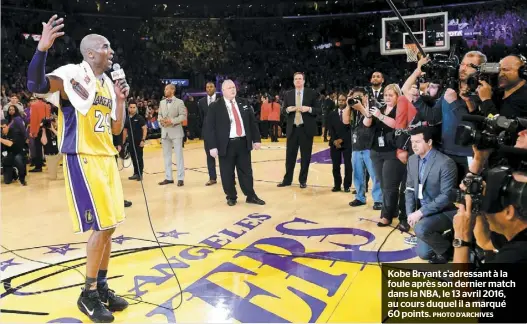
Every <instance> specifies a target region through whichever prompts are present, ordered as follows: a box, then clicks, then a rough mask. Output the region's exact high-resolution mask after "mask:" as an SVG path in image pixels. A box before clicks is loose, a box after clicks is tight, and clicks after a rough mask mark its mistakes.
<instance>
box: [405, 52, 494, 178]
mask: <svg viewBox="0 0 527 324" xmlns="http://www.w3.org/2000/svg"><path fill="white" fill-rule="evenodd" d="M422 61H423V62H421V63H422V65H421V66H419V65H418V68H417V69H416V71H415V72H414V74H412V76H413V77H414V78H418V77H420V76H421V75H422V70H425V71H427V74H439V75H443V74H445V75H446V76H443V78H446V79H445V80H443V81H444V82H445V84H444V85H443V88H446V90H445V92H444V93H443V95H442V96H441V97H440V99H439V100H438V101H437V102H436V104H435V105H434V106H433V107H430V106H429V105H428V104H426V103H425V102H424V101H416V102H415V103H414V105H415V107H416V108H417V110H418V111H419V113H420V115H421V116H423V118H424V119H425V120H426V121H427V122H428V123H429V124H432V125H436V124H440V123H441V150H442V152H443V153H445V154H446V155H447V156H448V157H450V158H451V159H452V160H454V162H455V163H456V166H457V170H458V176H457V179H458V180H460V179H463V177H464V176H465V174H467V172H468V167H469V160H470V159H471V158H472V149H471V148H470V147H466V146H463V145H458V144H456V132H455V131H454V130H456V129H457V127H458V126H459V125H467V126H472V125H471V123H469V122H466V121H462V117H463V116H466V115H469V114H474V113H476V112H477V108H478V107H477V106H476V104H475V103H474V101H473V100H472V99H471V98H469V97H467V96H465V95H464V94H465V92H466V91H467V89H468V85H467V80H468V79H469V77H470V76H471V75H473V74H475V73H476V72H477V70H476V68H474V67H478V66H480V65H481V64H484V63H486V62H487V57H486V56H485V54H483V53H481V52H479V51H471V52H468V53H466V54H465V56H464V57H463V60H462V62H461V64H460V65H459V68H458V69H457V80H455V79H454V73H455V72H456V71H455V70H454V68H455V66H454V65H453V64H443V65H437V64H436V63H434V62H432V61H431V62H429V63H427V64H424V62H425V59H422ZM434 64H435V65H434ZM433 69H443V70H445V71H441V73H439V72H436V71H433ZM443 72H444V73H443ZM456 83H458V85H456Z"/></svg>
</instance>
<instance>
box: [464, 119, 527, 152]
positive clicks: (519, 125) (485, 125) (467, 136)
mask: <svg viewBox="0 0 527 324" xmlns="http://www.w3.org/2000/svg"><path fill="white" fill-rule="evenodd" d="M461 119H462V120H463V121H470V122H475V123H476V125H477V126H476V127H474V128H473V127H470V126H467V125H459V126H458V127H457V129H456V140H455V143H456V145H461V146H472V145H475V146H476V147H477V148H478V149H479V150H486V149H498V148H499V147H500V146H502V145H507V146H514V141H515V139H516V135H517V133H518V132H520V131H521V130H523V129H525V128H527V119H525V118H519V117H518V118H515V119H508V118H506V117H504V116H499V115H498V116H494V117H483V116H477V115H465V116H463V117H462V118H461Z"/></svg>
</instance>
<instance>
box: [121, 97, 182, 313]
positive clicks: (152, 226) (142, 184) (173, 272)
mask: <svg viewBox="0 0 527 324" xmlns="http://www.w3.org/2000/svg"><path fill="white" fill-rule="evenodd" d="M125 105H126V106H125V108H124V109H125V111H124V114H125V116H126V117H125V119H127V120H128V125H129V126H130V131H129V132H127V133H130V145H135V139H134V132H133V129H132V128H133V127H132V118H131V117H130V114H129V113H127V111H126V110H127V109H128V103H126V104H125ZM123 122H124V120H123ZM123 129H124V127H123ZM121 135H122V132H121ZM121 135H119V136H121ZM129 152H130V155H131V157H130V158H131V159H133V158H135V160H136V161H139V158H138V155H137V150H136V149H134V150H133V156H132V152H131V150H129ZM139 181H140V183H141V190H142V192H143V198H144V201H145V207H146V214H147V217H148V223H149V224H150V229H151V231H152V235H153V236H154V239H155V241H156V243H157V246H158V248H159V249H160V250H161V253H162V254H163V257H164V258H165V260H166V261H167V264H168V266H169V267H170V270H171V272H172V274H173V275H174V278H175V279H176V282H177V286H178V289H179V304H178V305H177V306H176V307H173V308H170V307H166V306H162V305H157V304H153V303H149V302H146V301H144V300H142V299H139V300H138V299H136V298H135V296H134V297H133V298H130V297H128V295H117V294H116V296H119V297H122V298H126V299H132V300H134V301H136V302H138V303H145V304H150V305H155V306H157V307H160V308H164V309H166V310H170V311H175V310H176V309H178V308H179V307H181V305H182V304H183V289H182V288H181V282H180V281H179V278H178V276H177V274H176V271H175V270H174V268H173V267H172V263H171V262H170V260H169V259H168V257H167V255H166V253H165V251H164V249H163V247H162V246H161V243H160V242H159V240H158V239H157V235H156V232H155V229H154V225H153V223H152V217H151V215H150V208H149V206H148V199H147V197H146V191H145V186H144V183H143V174H140V175H139Z"/></svg>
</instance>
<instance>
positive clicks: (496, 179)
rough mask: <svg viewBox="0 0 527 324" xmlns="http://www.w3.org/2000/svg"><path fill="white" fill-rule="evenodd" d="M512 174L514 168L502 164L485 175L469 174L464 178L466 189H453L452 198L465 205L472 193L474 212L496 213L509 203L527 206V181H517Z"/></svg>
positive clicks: (521, 206)
mask: <svg viewBox="0 0 527 324" xmlns="http://www.w3.org/2000/svg"><path fill="white" fill-rule="evenodd" d="M523 151H526V152H527V150H523ZM512 174H513V169H512V168H510V167H507V166H500V167H495V168H492V169H490V170H488V171H486V172H484V174H483V176H467V177H466V178H465V179H464V180H463V184H464V185H465V187H466V189H465V190H461V189H454V190H452V192H451V200H452V201H453V202H455V203H459V204H463V205H464V204H465V195H470V197H471V198H472V212H473V213H474V214H476V213H479V212H485V213H489V214H495V213H498V212H500V211H502V210H503V209H505V207H507V206H509V205H514V206H516V207H517V208H522V209H523V208H527V183H525V182H519V181H516V180H515V179H514V178H513V176H512ZM483 182H485V185H484V184H483ZM474 216H476V215H474Z"/></svg>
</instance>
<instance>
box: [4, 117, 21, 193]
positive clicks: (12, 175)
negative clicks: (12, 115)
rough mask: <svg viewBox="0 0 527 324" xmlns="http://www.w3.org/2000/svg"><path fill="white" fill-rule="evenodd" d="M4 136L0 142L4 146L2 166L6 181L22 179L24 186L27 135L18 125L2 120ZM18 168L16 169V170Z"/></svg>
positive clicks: (7, 182)
mask: <svg viewBox="0 0 527 324" xmlns="http://www.w3.org/2000/svg"><path fill="white" fill-rule="evenodd" d="M1 125H2V137H1V138H0V144H1V147H2V168H3V174H4V183H5V184H10V183H11V182H13V181H14V180H17V179H18V180H20V183H21V184H22V185H23V186H26V185H27V182H26V175H27V172H26V155H27V151H26V149H25V144H26V138H25V135H24V134H23V133H21V132H19V131H18V130H17V128H16V127H11V126H12V125H11V124H9V123H8V121H7V120H5V119H3V120H2V124H1ZM15 169H16V170H15Z"/></svg>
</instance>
